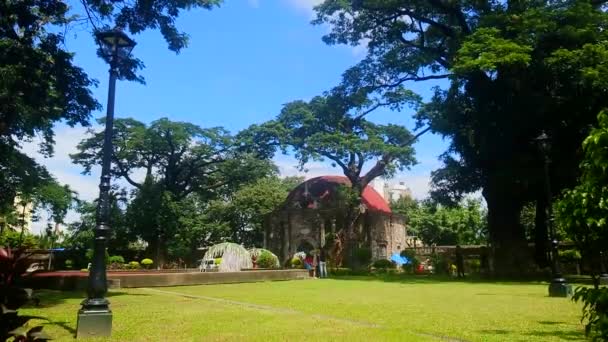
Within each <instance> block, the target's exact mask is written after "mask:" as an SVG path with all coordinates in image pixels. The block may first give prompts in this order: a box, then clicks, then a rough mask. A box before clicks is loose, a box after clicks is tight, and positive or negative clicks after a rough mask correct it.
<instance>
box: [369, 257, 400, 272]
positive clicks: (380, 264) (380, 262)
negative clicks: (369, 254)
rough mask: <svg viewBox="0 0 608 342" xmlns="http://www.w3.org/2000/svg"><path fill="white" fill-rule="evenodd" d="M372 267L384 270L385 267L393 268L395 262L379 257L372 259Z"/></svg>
mask: <svg viewBox="0 0 608 342" xmlns="http://www.w3.org/2000/svg"><path fill="white" fill-rule="evenodd" d="M373 267H374V268H375V269H381V270H386V269H391V268H395V264H394V263H393V262H392V261H390V260H386V259H380V260H376V261H374V264H373Z"/></svg>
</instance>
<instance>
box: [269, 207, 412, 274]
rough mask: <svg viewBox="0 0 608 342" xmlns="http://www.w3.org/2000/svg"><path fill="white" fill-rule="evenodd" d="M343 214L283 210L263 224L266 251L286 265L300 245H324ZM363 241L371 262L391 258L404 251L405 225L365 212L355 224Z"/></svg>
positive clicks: (392, 217)
mask: <svg viewBox="0 0 608 342" xmlns="http://www.w3.org/2000/svg"><path fill="white" fill-rule="evenodd" d="M343 217H344V213H343V212H341V211H338V210H317V209H283V210H279V211H276V212H274V213H273V214H271V215H270V216H269V217H268V219H267V220H266V223H267V226H266V234H265V244H266V245H265V247H266V248H267V249H269V250H271V251H273V252H274V253H275V254H276V255H277V256H278V257H279V258H280V259H281V263H283V264H285V262H286V261H287V260H288V259H289V258H290V257H291V256H292V255H293V254H294V253H296V252H298V247H299V246H300V245H301V244H302V243H308V244H310V246H312V247H313V248H315V249H316V248H319V247H321V246H324V245H325V235H326V234H327V233H329V232H332V231H333V232H335V231H336V230H339V229H340V228H342V227H338V226H337V225H340V222H341V221H340V220H341V219H342V218H343ZM358 223H359V224H360V226H359V228H360V229H361V233H364V234H363V235H364V238H363V241H365V243H366V244H367V245H368V246H369V248H370V249H371V251H372V259H373V260H377V259H386V258H390V256H391V255H392V254H393V253H399V252H400V251H401V250H402V249H403V248H405V236H406V232H405V223H404V219H403V218H402V217H400V216H397V215H391V214H386V213H382V212H372V211H368V212H367V213H365V214H364V215H363V216H362V217H361V219H360V220H359V222H358Z"/></svg>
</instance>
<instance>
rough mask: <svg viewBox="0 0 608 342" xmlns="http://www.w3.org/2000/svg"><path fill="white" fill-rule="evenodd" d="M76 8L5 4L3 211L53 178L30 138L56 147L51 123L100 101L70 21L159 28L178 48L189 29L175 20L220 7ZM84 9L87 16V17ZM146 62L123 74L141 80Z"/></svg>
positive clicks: (0, 132) (77, 115)
mask: <svg viewBox="0 0 608 342" xmlns="http://www.w3.org/2000/svg"><path fill="white" fill-rule="evenodd" d="M80 3H81V5H82V8H81V7H78V6H76V7H77V9H76V11H78V9H82V13H78V14H76V15H74V13H72V12H70V7H69V6H68V4H67V3H66V1H63V0H26V1H3V2H2V3H0V13H2V15H1V16H0V214H1V215H5V214H6V213H7V212H9V211H10V210H11V209H12V206H13V202H14V198H15V196H17V195H18V194H21V195H26V194H28V193H31V192H33V191H34V189H36V188H37V187H40V186H43V184H45V183H47V182H48V181H49V179H50V178H51V177H50V175H49V174H48V172H47V171H46V169H45V168H44V167H42V166H40V165H39V164H37V163H36V162H35V161H34V160H33V159H32V158H30V157H29V156H27V155H25V154H24V153H22V152H21V151H20V149H19V148H20V147H21V144H22V143H23V142H24V141H30V140H32V139H33V138H34V137H41V138H42V139H41V143H40V152H41V153H42V154H43V155H44V156H51V155H52V154H53V144H54V133H53V125H54V124H56V123H58V122H63V123H65V124H67V125H69V126H75V125H83V126H87V125H88V124H89V119H90V115H91V112H93V111H95V110H99V109H100V108H101V106H100V104H99V103H98V102H97V101H96V100H95V99H94V98H93V96H92V93H91V88H92V87H95V86H96V85H97V82H96V81H95V80H93V79H91V78H89V76H88V75H87V74H86V72H85V71H84V70H83V69H82V68H80V67H78V66H77V65H75V64H74V60H73V57H74V54H73V53H71V52H70V51H69V50H67V49H66V46H65V44H64V42H65V32H66V31H67V27H68V26H70V25H74V24H75V23H76V22H78V21H82V20H85V21H88V22H90V23H92V25H93V31H97V30H99V29H105V28H109V27H112V26H119V27H123V28H126V29H128V30H129V32H131V33H133V34H137V33H140V32H142V31H144V30H147V29H159V30H160V31H161V34H162V35H163V37H164V38H165V40H166V41H167V44H168V47H169V49H171V50H173V51H176V52H179V51H180V50H181V49H182V48H184V47H185V46H186V45H187V38H188V37H187V34H185V33H183V32H180V31H179V30H178V29H177V27H176V23H175V21H176V19H177V18H178V17H179V15H180V14H181V13H182V12H183V11H185V10H188V9H192V8H206V9H211V8H213V7H214V6H218V5H219V4H220V3H221V1H220V0H185V1H184V0H153V1H135V2H133V1H126V0H118V1H117V0H112V1H107V0H82V1H80ZM83 16H84V17H83ZM141 67H143V63H142V62H141V61H140V60H138V59H136V58H131V59H130V60H128V61H126V62H125V63H122V64H121V66H120V72H119V74H120V76H121V77H123V78H126V79H130V80H139V81H143V78H141V77H140V76H137V75H136V74H135V72H136V69H137V68H141Z"/></svg>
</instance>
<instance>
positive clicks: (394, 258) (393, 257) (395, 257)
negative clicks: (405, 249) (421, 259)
mask: <svg viewBox="0 0 608 342" xmlns="http://www.w3.org/2000/svg"><path fill="white" fill-rule="evenodd" d="M391 261H393V262H394V263H395V264H397V266H401V265H403V264H409V263H410V261H409V260H408V259H407V258H406V257H402V256H401V255H399V254H398V253H395V254H393V255H391Z"/></svg>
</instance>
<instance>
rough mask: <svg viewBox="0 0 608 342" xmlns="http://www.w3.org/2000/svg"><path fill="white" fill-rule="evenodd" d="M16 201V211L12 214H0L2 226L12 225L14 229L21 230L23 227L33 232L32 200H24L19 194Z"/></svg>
mask: <svg viewBox="0 0 608 342" xmlns="http://www.w3.org/2000/svg"><path fill="white" fill-rule="evenodd" d="M14 203H15V204H14V211H13V213H12V214H11V215H10V216H6V217H2V216H0V228H1V229H4V228H6V227H10V228H12V229H14V230H19V231H20V230H21V229H23V230H24V231H26V232H31V231H32V221H33V216H34V204H33V203H32V201H24V200H22V199H20V198H19V197H18V196H17V197H15V201H14Z"/></svg>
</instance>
